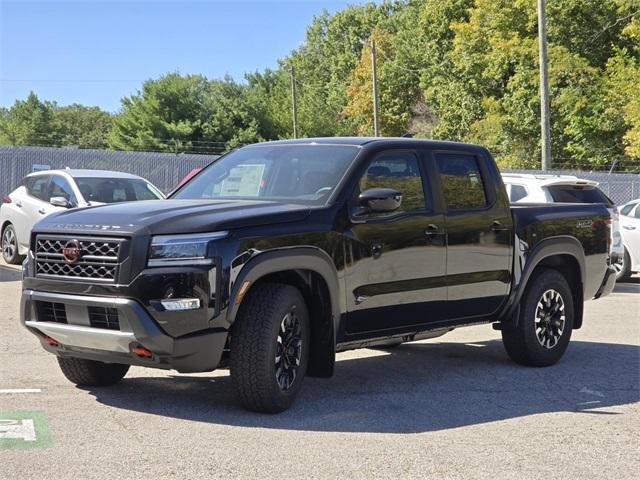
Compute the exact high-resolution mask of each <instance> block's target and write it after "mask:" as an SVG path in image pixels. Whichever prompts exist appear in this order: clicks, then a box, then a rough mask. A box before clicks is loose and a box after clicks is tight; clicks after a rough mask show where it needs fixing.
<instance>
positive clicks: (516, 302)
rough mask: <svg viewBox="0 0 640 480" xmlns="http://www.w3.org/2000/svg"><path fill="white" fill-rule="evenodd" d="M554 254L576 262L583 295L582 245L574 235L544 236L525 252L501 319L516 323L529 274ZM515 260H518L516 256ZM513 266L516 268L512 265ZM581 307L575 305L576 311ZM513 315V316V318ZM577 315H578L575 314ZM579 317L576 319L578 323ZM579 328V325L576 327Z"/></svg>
mask: <svg viewBox="0 0 640 480" xmlns="http://www.w3.org/2000/svg"><path fill="white" fill-rule="evenodd" d="M516 248H518V242H516ZM555 255H568V256H570V257H573V258H574V259H575V260H576V262H577V263H578V268H579V270H580V281H581V283H582V291H581V292H580V294H581V295H584V285H585V278H586V260H585V256H584V249H583V248H582V245H581V244H580V242H579V241H578V239H576V238H575V237H571V236H569V235H559V236H556V237H550V238H545V239H544V240H541V241H540V242H538V243H537V244H536V245H535V247H533V249H532V250H531V251H530V252H529V253H528V254H526V258H525V263H524V267H523V268H522V272H521V274H520V281H519V282H518V284H517V285H516V286H515V288H514V291H513V292H512V294H511V298H510V299H509V302H508V304H507V307H506V308H505V311H504V313H503V314H502V315H501V316H500V317H501V320H502V321H507V322H512V323H513V326H516V325H517V315H516V314H517V313H518V310H519V306H520V301H521V300H522V296H523V295H524V291H525V290H526V288H527V285H528V283H529V280H530V279H531V275H532V274H533V271H534V270H535V268H536V267H537V266H538V265H539V264H540V262H542V261H543V260H544V259H546V258H549V257H552V256H555ZM515 261H516V262H517V261H518V258H517V257H516V259H515ZM514 268H516V267H515V266H514ZM581 311H582V307H581V306H580V307H579V308H578V306H576V312H581ZM514 317H515V318H514ZM576 317H578V316H576ZM580 322H581V319H578V323H580ZM578 328H579V327H578Z"/></svg>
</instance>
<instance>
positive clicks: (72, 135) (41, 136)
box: [0, 92, 111, 148]
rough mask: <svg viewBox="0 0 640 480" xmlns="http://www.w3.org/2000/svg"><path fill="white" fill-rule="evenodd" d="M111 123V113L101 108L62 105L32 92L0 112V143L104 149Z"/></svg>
mask: <svg viewBox="0 0 640 480" xmlns="http://www.w3.org/2000/svg"><path fill="white" fill-rule="evenodd" d="M110 124H111V115H109V114H108V113H106V112H103V111H102V110H100V109H99V108H98V107H85V106H83V105H78V104H73V105H69V106H66V107H60V106H58V105H57V104H56V103H54V102H43V101H41V100H40V99H39V98H38V96H37V95H36V94H35V93H33V92H31V93H30V94H29V95H28V97H27V99H26V100H24V101H23V100H17V101H16V102H15V103H14V104H13V106H12V107H11V108H9V109H2V111H0V144H9V145H45V146H47V145H76V146H79V147H86V148H103V147H105V146H106V134H107V132H108V130H109V126H110Z"/></svg>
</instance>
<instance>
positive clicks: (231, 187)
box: [220, 164, 265, 197]
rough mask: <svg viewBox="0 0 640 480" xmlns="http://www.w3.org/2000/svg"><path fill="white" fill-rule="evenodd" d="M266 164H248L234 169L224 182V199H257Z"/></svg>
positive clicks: (222, 193)
mask: <svg viewBox="0 0 640 480" xmlns="http://www.w3.org/2000/svg"><path fill="white" fill-rule="evenodd" d="M264 167H265V166H264V164H247V165H238V166H236V167H233V168H232V169H231V171H230V172H229V176H228V177H227V178H225V179H224V181H223V182H222V188H221V189H220V195H221V196H223V197H234V196H235V197H255V196H257V195H258V194H259V193H260V186H261V185H262V176H263V175H264Z"/></svg>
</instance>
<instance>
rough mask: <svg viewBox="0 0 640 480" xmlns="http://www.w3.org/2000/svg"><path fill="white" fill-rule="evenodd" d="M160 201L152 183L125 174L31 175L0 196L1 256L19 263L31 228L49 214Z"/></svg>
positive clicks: (58, 172) (67, 171)
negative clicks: (82, 208) (0, 201)
mask: <svg viewBox="0 0 640 480" xmlns="http://www.w3.org/2000/svg"><path fill="white" fill-rule="evenodd" d="M162 198H164V195H163V194H162V192H161V191H160V190H158V188H156V187H155V186H154V185H153V184H151V183H150V182H148V181H147V180H145V179H144V178H141V177H138V176H136V175H131V174H128V173H119V172H109V171H103V170H71V169H65V170H46V171H42V172H36V173H31V174H29V175H27V176H26V177H25V178H24V179H23V181H22V184H21V185H20V186H19V187H18V188H16V189H15V190H14V191H13V192H11V193H10V194H9V195H6V196H4V197H2V204H1V205H0V239H1V246H2V257H3V258H4V261H5V262H7V263H12V264H19V263H20V262H21V261H22V259H23V257H24V255H26V254H27V252H28V250H29V237H30V233H31V229H32V228H33V226H34V225H35V224H36V223H37V222H38V221H40V220H42V219H43V218H44V217H46V216H47V215H49V214H51V213H53V212H57V211H60V210H65V209H67V208H78V207H88V206H92V205H101V204H105V203H115V202H130V201H135V200H158V199H162Z"/></svg>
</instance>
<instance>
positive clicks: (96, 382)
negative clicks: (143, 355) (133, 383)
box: [58, 357, 129, 387]
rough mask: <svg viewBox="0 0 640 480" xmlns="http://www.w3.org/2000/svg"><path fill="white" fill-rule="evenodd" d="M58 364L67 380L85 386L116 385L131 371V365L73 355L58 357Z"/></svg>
mask: <svg viewBox="0 0 640 480" xmlns="http://www.w3.org/2000/svg"><path fill="white" fill-rule="evenodd" d="M58 364H59V365H60V370H62V373H63V374H64V376H65V377H67V380H69V381H70V382H71V383H74V384H76V385H77V386H83V387H107V386H109V385H114V384H116V383H118V382H119V381H120V380H122V379H123V378H124V376H125V375H126V374H127V372H128V371H129V365H122V364H119V363H103V362H96V361H94V360H85V359H82V358H72V357H58Z"/></svg>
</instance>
